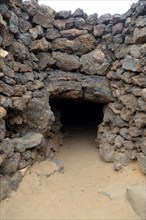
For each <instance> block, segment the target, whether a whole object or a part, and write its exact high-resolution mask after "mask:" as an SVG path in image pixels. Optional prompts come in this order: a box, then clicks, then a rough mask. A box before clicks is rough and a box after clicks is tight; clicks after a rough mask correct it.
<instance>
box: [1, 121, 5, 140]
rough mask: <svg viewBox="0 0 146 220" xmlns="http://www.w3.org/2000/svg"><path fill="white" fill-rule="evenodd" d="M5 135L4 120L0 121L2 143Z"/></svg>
mask: <svg viewBox="0 0 146 220" xmlns="http://www.w3.org/2000/svg"><path fill="white" fill-rule="evenodd" d="M5 133H6V124H5V120H3V119H0V141H3V139H4V138H5Z"/></svg>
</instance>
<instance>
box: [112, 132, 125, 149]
mask: <svg viewBox="0 0 146 220" xmlns="http://www.w3.org/2000/svg"><path fill="white" fill-rule="evenodd" d="M114 143H115V145H116V147H117V148H121V147H122V146H123V144H124V139H123V138H122V137H121V136H120V135H118V136H117V137H116V138H115V141H114Z"/></svg>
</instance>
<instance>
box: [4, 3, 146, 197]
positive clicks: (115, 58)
mask: <svg viewBox="0 0 146 220" xmlns="http://www.w3.org/2000/svg"><path fill="white" fill-rule="evenodd" d="M145 10H146V2H145V0H139V2H137V3H136V4H133V5H132V8H131V9H130V10H129V11H128V12H127V13H125V14H123V15H122V16H120V15H113V16H111V15H110V14H105V15H103V16H100V17H99V18H98V16H97V14H93V15H90V16H87V14H85V13H84V12H83V10H81V9H77V10H76V11H75V12H74V13H73V14H72V13H71V12H70V11H61V12H55V11H54V10H53V9H51V8H50V7H47V6H40V5H39V4H38V3H37V1H35V0H33V1H25V2H22V1H21V0H19V1H11V0H7V1H1V2H0V171H1V176H2V183H3V184H2V186H3V187H2V189H3V192H1V193H2V194H1V198H5V197H7V196H8V195H9V192H10V191H11V190H12V189H13V187H11V181H12V179H13V182H15V183H16V185H17V182H19V181H14V180H15V178H16V177H19V175H18V176H17V174H16V176H14V175H15V173H17V172H18V171H17V170H18V169H23V168H24V167H27V166H29V165H31V164H33V162H34V161H35V160H36V158H37V155H38V154H39V153H43V152H46V147H47V146H46V144H45V143H46V142H45V141H44V140H45V138H47V140H48V142H49V143H51V142H52V143H55V141H56V140H57V141H56V143H57V142H58V143H61V141H60V139H61V135H60V133H59V130H60V127H61V126H60V124H57V123H59V122H60V119H59V118H58V116H54V113H53V112H52V110H51V109H50V105H49V97H50V96H51V97H55V98H68V99H83V100H85V101H86V100H88V101H93V102H100V103H105V104H106V106H105V108H104V112H103V115H104V117H103V122H102V123H101V124H100V125H99V127H98V132H97V146H98V147H99V152H100V155H101V158H102V159H103V160H105V161H107V162H113V163H114V168H115V169H116V170H119V169H120V168H121V167H122V166H126V165H127V164H128V163H129V162H130V161H131V160H135V159H137V160H138V163H139V164H140V167H141V170H142V172H143V173H145V174H146V167H145V164H146V150H145V148H146V146H145V137H146V128H145V127H146V107H145V101H146V91H145V87H146V58H145V57H146V19H145ZM53 123H54V124H53ZM53 126H54V127H53ZM57 132H58V133H57ZM30 133H31V134H32V137H30V136H29V135H30ZM56 133H57V134H58V135H57V134H56ZM34 134H35V135H36V136H35V137H36V139H37V138H38V139H39V140H38V139H37V140H38V142H37V144H36V139H35V138H34V139H33V137H34ZM28 136H29V137H28ZM52 137H53V138H54V137H56V139H55V138H54V139H53V140H52ZM26 138H28V140H27V141H28V143H29V144H28V145H29V146H28V145H27V147H26V145H25V144H23V146H21V147H20V146H19V147H18V145H17V146H16V145H15V144H16V143H17V141H18V140H19V142H20V143H22V141H24V143H26V142H27V141H26ZM14 145H15V146H14ZM50 145H51V144H50ZM8 146H9V148H8ZM52 148H53V147H52ZM16 149H17V150H16ZM18 149H19V150H18ZM20 149H21V150H20ZM48 149H49V148H48ZM17 151H19V152H17ZM54 151H55V150H54ZM48 154H49V153H48ZM10 163H11V164H12V166H10ZM6 176H7V177H8V178H9V181H8V179H7V178H6ZM12 176H14V177H13V178H12ZM16 179H17V178H16ZM19 179H21V178H18V180H19ZM14 188H15V187H14Z"/></svg>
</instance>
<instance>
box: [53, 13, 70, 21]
mask: <svg viewBox="0 0 146 220" xmlns="http://www.w3.org/2000/svg"><path fill="white" fill-rule="evenodd" d="M70 16H71V11H59V12H57V13H56V15H55V18H63V19H65V18H69V17H70Z"/></svg>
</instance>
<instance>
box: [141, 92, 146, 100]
mask: <svg viewBox="0 0 146 220" xmlns="http://www.w3.org/2000/svg"><path fill="white" fill-rule="evenodd" d="M140 94H141V97H142V99H143V100H144V101H145V102H146V89H142V91H141V93H140Z"/></svg>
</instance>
